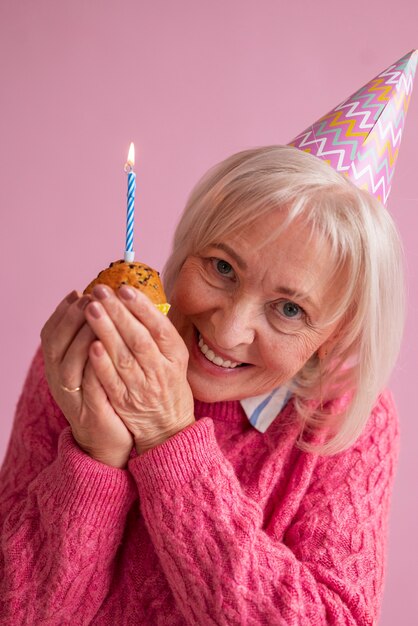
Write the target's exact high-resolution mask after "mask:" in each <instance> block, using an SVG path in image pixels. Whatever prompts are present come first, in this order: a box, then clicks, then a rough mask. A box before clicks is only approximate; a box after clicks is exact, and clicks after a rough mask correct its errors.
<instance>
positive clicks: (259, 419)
mask: <svg viewBox="0 0 418 626" xmlns="http://www.w3.org/2000/svg"><path fill="white" fill-rule="evenodd" d="M291 395H292V394H291V392H290V391H289V390H288V389H287V387H284V386H283V387H277V388H276V389H273V391H270V392H269V393H263V394H261V395H260V396H254V397H253V398H244V399H243V400H241V401H240V403H241V406H242V408H243V409H244V411H245V413H246V415H247V417H248V420H249V422H250V424H252V425H253V426H254V428H255V429H256V430H258V431H259V432H260V433H264V432H266V430H267V428H268V427H269V426H270V424H271V423H272V422H273V421H274V420H275V418H276V417H277V416H278V414H279V413H280V411H281V410H282V409H283V408H284V407H285V406H286V404H287V403H288V401H289V399H290V397H291Z"/></svg>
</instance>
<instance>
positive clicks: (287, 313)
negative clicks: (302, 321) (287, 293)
mask: <svg viewBox="0 0 418 626" xmlns="http://www.w3.org/2000/svg"><path fill="white" fill-rule="evenodd" d="M278 308H279V311H280V313H281V314H282V315H284V317H288V318H295V317H296V318H298V319H299V318H300V317H301V316H302V315H303V309H301V307H300V306H298V305H297V304H295V303H294V302H290V301H289V300H286V301H284V302H280V303H279V305H278Z"/></svg>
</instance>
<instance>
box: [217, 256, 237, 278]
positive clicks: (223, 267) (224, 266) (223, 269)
mask: <svg viewBox="0 0 418 626" xmlns="http://www.w3.org/2000/svg"><path fill="white" fill-rule="evenodd" d="M213 261H214V262H215V266H216V271H217V272H218V273H219V274H223V275H224V276H225V275H229V273H230V272H233V269H232V265H230V264H229V263H228V262H227V261H223V260H222V259H213Z"/></svg>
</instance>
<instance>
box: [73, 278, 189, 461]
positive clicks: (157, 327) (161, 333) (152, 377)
mask: <svg viewBox="0 0 418 626" xmlns="http://www.w3.org/2000/svg"><path fill="white" fill-rule="evenodd" d="M93 296H94V298H95V301H94V302H92V303H90V304H88V306H87V307H86V309H85V315H86V319H87V322H88V323H89V325H90V328H91V330H92V332H93V333H94V335H95V336H96V337H97V338H98V340H97V341H95V342H93V343H92V345H91V347H90V350H89V357H90V363H91V364H92V367H93V369H94V372H95V374H96V376H97V379H98V380H99V381H100V383H101V385H102V387H103V389H104V391H105V393H106V395H107V397H108V399H109V402H110V404H111V405H112V407H113V409H114V410H115V412H116V413H117V415H119V416H120V418H121V420H122V421H123V423H124V424H125V426H126V427H127V429H128V430H129V431H130V432H131V433H132V435H133V438H134V441H135V445H136V449H137V451H138V453H142V452H145V451H146V450H148V449H150V448H153V447H154V446H156V445H158V444H160V443H162V442H164V441H165V440H166V439H168V438H169V437H171V436H173V435H174V434H176V433H177V432H179V431H181V430H183V429H184V428H186V427H187V426H189V425H190V424H193V423H194V421H195V418H194V402H193V395H192V391H191V389H190V386H189V383H188V381H187V364H188V358H189V353H188V350H187V348H186V345H185V344H184V342H183V340H182V338H181V337H180V335H179V334H178V332H177V330H176V329H175V327H174V326H173V324H172V323H171V322H170V320H169V319H168V318H167V317H166V316H164V315H162V313H161V312H160V311H158V309H157V308H156V307H155V306H154V305H153V304H152V303H151V302H150V300H149V299H148V298H147V297H146V296H145V295H144V294H142V293H141V292H139V291H138V290H136V289H133V288H132V287H128V286H126V285H124V286H122V287H121V288H120V289H119V290H118V292H117V294H116V293H115V292H114V291H113V290H112V289H110V288H109V287H106V286H104V285H97V286H96V287H95V288H94V290H93Z"/></svg>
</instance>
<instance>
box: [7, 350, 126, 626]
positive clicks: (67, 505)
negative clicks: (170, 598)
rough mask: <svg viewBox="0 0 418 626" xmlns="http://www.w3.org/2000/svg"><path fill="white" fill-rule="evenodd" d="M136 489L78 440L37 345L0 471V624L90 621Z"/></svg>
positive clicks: (106, 581)
mask: <svg viewBox="0 0 418 626" xmlns="http://www.w3.org/2000/svg"><path fill="white" fill-rule="evenodd" d="M135 493H136V489H135V485H134V483H133V481H132V477H131V476H130V474H129V472H128V471H127V470H119V469H115V468H111V467H107V466H105V465H103V464H101V463H98V462H96V461H94V460H93V459H91V458H90V457H88V456H87V455H86V454H84V453H83V452H82V451H81V450H80V449H79V448H78V446H77V445H76V444H75V442H74V440H73V437H72V434H71V430H70V428H69V427H68V423H67V422H66V420H65V418H64V416H63V415H62V413H61V411H60V410H59V408H58V407H57V405H56V404H55V402H54V400H53V399H52V397H51V395H50V392H49V389H48V385H47V383H46V380H45V377H44V373H43V361H42V356H41V353H40V351H39V352H38V353H37V355H36V356H35V359H34V361H33V363H32V367H31V369H30V371H29V374H28V377H27V380H26V383H25V386H24V390H23V393H22V396H21V398H20V400H19V404H18V407H17V412H16V418H15V423H14V427H13V432H12V437H11V441H10V444H9V448H8V451H7V455H6V459H5V462H4V465H3V467H2V470H1V474H0V524H1V551H0V622H1V624H4V625H5V626H6V625H7V626H12V625H15V624H41V623H42V624H43V623H45V624H48V626H54V625H55V624H56V625H58V624H64V623H71V624H88V623H90V621H91V619H92V618H93V616H94V615H95V613H96V612H97V610H98V607H99V606H100V605H101V603H102V601H103V598H104V597H105V595H106V593H107V591H108V587H109V583H110V578H111V574H112V571H113V569H112V567H113V560H114V557H115V554H116V550H117V548H118V546H119V543H120V540H121V536H122V532H123V528H124V520H125V518H126V515H127V511H128V509H129V507H130V506H131V504H132V502H133V500H134V498H135Z"/></svg>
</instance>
